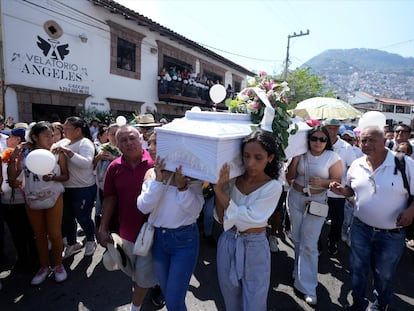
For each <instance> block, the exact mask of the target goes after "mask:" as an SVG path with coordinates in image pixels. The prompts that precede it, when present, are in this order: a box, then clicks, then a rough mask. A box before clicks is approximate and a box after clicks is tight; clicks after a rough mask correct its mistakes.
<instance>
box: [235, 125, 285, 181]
mask: <svg viewBox="0 0 414 311" xmlns="http://www.w3.org/2000/svg"><path fill="white" fill-rule="evenodd" d="M254 141H256V142H258V143H259V144H260V145H261V146H262V147H263V149H264V150H266V152H267V154H268V155H269V156H270V155H272V154H273V155H274V158H273V160H272V162H270V163H267V165H266V167H265V173H266V174H267V175H268V176H269V177H270V178H272V179H278V178H279V174H280V170H281V168H282V162H281V158H282V157H281V152H280V146H279V145H278V144H277V143H276V140H275V138H274V137H273V135H272V133H270V132H266V131H263V130H261V129H258V130H255V131H254V132H252V133H250V134H249V135H248V136H246V137H245V138H244V139H243V141H242V145H241V151H242V155H243V153H244V146H246V144H247V143H250V142H254Z"/></svg>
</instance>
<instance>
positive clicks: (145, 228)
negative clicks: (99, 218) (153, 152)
mask: <svg viewBox="0 0 414 311" xmlns="http://www.w3.org/2000/svg"><path fill="white" fill-rule="evenodd" d="M173 176H174V173H173V174H171V175H170V178H169V179H168V181H167V184H166V189H167V188H168V186H169V185H170V182H171V179H172V177H173ZM166 189H165V191H163V192H162V194H161V197H160V200H159V201H158V205H157V207H156V208H155V209H154V210H153V211H152V213H151V214H153V216H154V217H153V219H156V218H157V214H158V210H159V207H160V205H161V202H162V201H163V199H164V195H165V192H166V191H167V190H166ZM154 232H155V229H154V226H153V225H152V223H150V221H149V217H148V221H146V222H145V223H144V224H143V225H142V227H141V229H140V230H139V234H138V236H137V239H136V240H135V244H134V249H133V252H134V254H135V255H138V256H147V255H148V254H149V252H150V250H151V248H152V244H153V243H154Z"/></svg>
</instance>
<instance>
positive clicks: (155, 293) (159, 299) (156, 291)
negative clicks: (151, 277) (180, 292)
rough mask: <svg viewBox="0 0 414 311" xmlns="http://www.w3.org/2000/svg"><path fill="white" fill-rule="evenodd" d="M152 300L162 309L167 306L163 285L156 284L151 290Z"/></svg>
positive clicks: (155, 305)
mask: <svg viewBox="0 0 414 311" xmlns="http://www.w3.org/2000/svg"><path fill="white" fill-rule="evenodd" d="M151 302H152V304H153V305H154V307H156V308H157V309H161V308H162V307H164V306H165V297H164V294H163V293H162V290H161V287H160V286H159V285H155V286H154V287H153V288H152V291H151Z"/></svg>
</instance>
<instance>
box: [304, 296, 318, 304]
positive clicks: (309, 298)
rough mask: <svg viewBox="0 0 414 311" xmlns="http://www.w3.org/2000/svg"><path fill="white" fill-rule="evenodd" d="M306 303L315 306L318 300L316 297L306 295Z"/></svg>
mask: <svg viewBox="0 0 414 311" xmlns="http://www.w3.org/2000/svg"><path fill="white" fill-rule="evenodd" d="M305 302H306V303H307V304H308V305H311V306H314V305H316V304H317V303H318V300H317V299H316V297H315V296H311V295H305Z"/></svg>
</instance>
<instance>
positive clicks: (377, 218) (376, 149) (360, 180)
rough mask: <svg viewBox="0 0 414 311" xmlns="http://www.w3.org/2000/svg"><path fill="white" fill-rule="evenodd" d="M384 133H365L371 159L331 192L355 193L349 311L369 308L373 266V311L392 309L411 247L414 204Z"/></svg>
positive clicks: (413, 178)
mask: <svg viewBox="0 0 414 311" xmlns="http://www.w3.org/2000/svg"><path fill="white" fill-rule="evenodd" d="M384 142H385V137H384V130H383V129H381V128H380V127H378V126H370V127H366V128H365V129H362V132H361V149H362V152H363V153H364V154H365V156H363V157H360V158H358V159H357V160H355V161H354V162H353V163H352V165H351V167H350V168H349V170H348V174H347V181H346V183H345V186H344V185H341V184H339V183H337V182H333V183H331V185H330V189H331V190H332V191H333V192H335V193H337V194H340V195H343V196H347V197H349V196H353V195H354V194H355V209H354V221H353V223H352V227H351V255H350V259H349V265H350V273H351V284H352V296H353V304H352V305H351V306H350V307H349V308H348V309H347V310H353V311H362V310H364V311H365V309H366V307H367V306H368V300H367V299H366V298H365V294H366V293H365V292H366V289H367V284H368V276H369V270H370V268H371V271H372V274H373V279H374V282H373V284H374V293H375V298H376V300H375V302H374V303H373V305H372V306H371V307H370V309H369V310H371V311H374V310H383V311H385V310H387V308H388V305H389V303H390V301H391V298H392V296H393V292H392V279H393V277H394V274H395V271H396V269H397V266H398V263H399V261H400V258H401V256H402V254H403V252H404V249H405V243H404V240H405V229H404V228H403V227H407V226H408V225H410V224H411V223H412V221H413V218H414V201H413V202H412V203H411V204H410V206H408V207H407V205H408V196H409V193H408V191H407V189H406V188H405V187H404V182H403V177H402V174H401V172H400V170H395V168H396V164H395V157H394V154H393V152H391V151H390V150H388V149H387V148H386V147H385V146H384ZM405 163H406V165H405V166H406V176H407V179H408V184H409V190H410V193H411V194H414V161H413V160H412V159H411V158H409V157H407V156H406V157H405Z"/></svg>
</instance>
